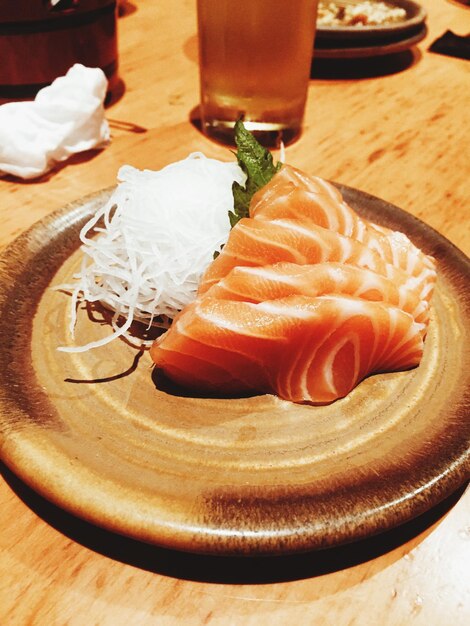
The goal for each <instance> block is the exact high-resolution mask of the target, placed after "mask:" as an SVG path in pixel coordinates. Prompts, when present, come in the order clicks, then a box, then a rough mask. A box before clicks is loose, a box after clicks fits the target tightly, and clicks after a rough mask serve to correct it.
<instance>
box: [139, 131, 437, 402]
mask: <svg viewBox="0 0 470 626" xmlns="http://www.w3.org/2000/svg"><path fill="white" fill-rule="evenodd" d="M238 133H239V134H241V137H242V139H243V141H247V139H246V136H245V134H244V132H243V130H242V129H240V128H238ZM248 141H249V140H248ZM245 149H246V146H245V145H243V146H242V150H240V144H239V152H238V155H237V156H238V158H239V162H240V165H241V167H242V168H243V169H244V171H245V172H246V173H247V184H246V188H247V189H248V188H250V186H251V192H250V194H248V195H251V198H244V199H243V200H244V201H245V202H246V201H247V200H249V209H248V214H249V217H245V215H246V212H244V211H243V208H242V209H240V206H239V203H238V205H237V194H235V213H236V218H235V219H232V224H233V228H232V230H231V232H230V235H229V237H228V241H227V243H226V245H225V246H224V247H223V248H222V250H221V252H220V254H218V255H217V257H216V258H215V259H214V261H213V262H212V263H211V265H210V266H209V267H208V269H207V270H206V272H205V274H204V275H203V277H202V280H201V283H200V286H199V291H198V297H197V299H196V300H195V301H194V302H193V303H191V304H190V305H188V306H187V307H186V308H185V309H183V310H182V311H181V313H179V314H178V315H177V316H176V318H175V319H174V321H173V324H172V326H171V327H170V328H169V330H168V331H167V332H166V333H165V334H164V335H163V336H162V337H160V338H159V339H157V340H156V342H155V343H154V345H153V346H152V348H151V350H150V354H151V356H152V359H153V361H154V362H155V364H156V366H157V367H158V368H159V369H160V370H162V371H163V372H164V373H165V375H166V376H167V377H168V378H170V379H171V380H173V381H174V382H176V383H177V384H179V385H182V386H184V387H186V388H189V389H193V390H195V391H198V392H205V393H219V394H224V395H240V394H247V393H274V394H276V395H278V396H279V397H280V398H283V399H285V400H290V401H294V402H312V403H327V402H332V401H334V400H336V399H338V398H341V397H344V396H345V395H347V394H348V393H349V392H350V391H351V390H352V389H353V388H354V387H355V386H356V385H357V384H358V383H359V382H360V381H361V380H362V379H363V378H365V377H366V376H368V375H369V374H373V373H378V372H389V371H396V370H402V369H409V368H411V367H414V366H416V365H418V363H419V361H420V359H421V356H422V352H423V342H424V338H425V335H426V329H427V324H428V320H429V303H430V299H431V296H432V292H433V288H434V283H435V280H436V272H435V268H434V260H433V259H432V258H431V257H429V256H427V255H425V254H424V253H423V252H421V251H420V250H419V249H418V248H417V247H416V246H414V245H413V243H412V242H411V241H410V240H409V239H408V237H406V236H405V235H403V234H402V233H396V232H393V231H391V230H388V229H387V228H383V227H380V226H378V225H375V224H372V223H370V222H368V221H367V220H365V219H362V218H360V217H359V216H357V215H356V213H355V212H354V211H353V210H352V209H351V208H350V207H349V206H348V205H347V204H346V203H345V202H344V200H343V198H342V196H341V194H340V193H339V192H338V190H337V189H335V188H334V187H333V186H332V185H330V184H329V183H327V182H326V181H322V180H321V179H318V178H316V177H310V176H308V175H306V174H304V173H302V172H299V171H298V170H295V169H294V168H291V167H290V166H288V165H283V166H282V168H280V169H279V168H277V167H274V166H272V167H271V168H270V167H269V165H268V168H267V169H268V171H269V169H271V178H270V180H269V181H268V182H267V183H265V184H263V185H253V184H252V178H253V177H252V175H251V172H250V170H254V171H255V174H257V172H256V167H253V159H252V155H250V156H249V158H248V161H246V159H245V155H244V150H245ZM254 161H256V158H255V159H254ZM247 163H248V166H247ZM264 165H265V164H264ZM265 169H266V168H265ZM235 188H236V189H237V185H235ZM345 268H347V269H345Z"/></svg>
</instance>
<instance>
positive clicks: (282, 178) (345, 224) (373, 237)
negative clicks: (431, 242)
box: [250, 165, 435, 276]
mask: <svg viewBox="0 0 470 626" xmlns="http://www.w3.org/2000/svg"><path fill="white" fill-rule="evenodd" d="M250 216H251V217H252V218H254V219H259V220H283V219H288V220H291V219H295V220H300V221H304V222H305V223H306V224H313V225H316V226H321V227H322V228H326V229H328V230H332V231H335V232H338V233H340V234H341V235H346V236H348V237H352V238H353V239H356V240H357V241H360V242H361V243H364V244H365V245H366V246H367V247H368V248H370V249H372V250H375V251H376V252H377V253H378V254H379V255H380V256H381V257H382V258H383V259H384V260H385V261H386V262H387V263H391V264H392V265H394V266H395V267H399V268H401V269H403V270H404V271H406V272H407V273H409V274H411V275H412V276H420V275H421V273H422V272H428V271H429V270H431V271H434V269H435V267H434V266H435V264H434V260H433V259H432V258H431V257H430V256H428V255H426V254H424V253H423V252H422V251H421V250H420V249H419V248H417V247H416V246H415V245H414V244H413V243H412V242H411V241H410V239H409V238H408V237H407V236H406V235H404V234H403V233H399V232H395V231H392V230H390V229H388V228H384V227H381V226H377V225H376V224H374V223H372V222H369V221H368V220H366V219H363V218H361V217H360V216H359V215H357V213H356V212H355V211H354V210H353V209H352V208H351V207H350V206H349V205H348V204H347V203H346V202H345V201H344V200H343V197H342V195H341V193H340V192H339V191H338V189H336V188H335V187H334V186H333V185H331V184H330V183H329V182H327V181H325V180H323V179H321V178H318V177H317V176H309V175H308V174H305V173H304V172H301V171H299V170H297V169H296V168H293V167H291V166H289V165H283V167H282V168H281V170H280V171H279V172H278V173H277V174H276V175H275V176H274V177H273V178H272V179H271V181H270V182H269V183H268V184H267V185H265V186H264V187H262V188H261V189H260V190H259V191H258V192H257V193H256V194H255V195H254V196H253V198H252V201H251V204H250Z"/></svg>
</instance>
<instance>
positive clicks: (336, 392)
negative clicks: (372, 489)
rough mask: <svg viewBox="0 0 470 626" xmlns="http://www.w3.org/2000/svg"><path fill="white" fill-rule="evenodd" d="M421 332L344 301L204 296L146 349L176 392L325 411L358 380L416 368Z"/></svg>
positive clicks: (393, 314) (374, 307)
mask: <svg viewBox="0 0 470 626" xmlns="http://www.w3.org/2000/svg"><path fill="white" fill-rule="evenodd" d="M421 330H422V325H421V324H418V323H416V322H415V321H414V320H413V318H412V316H411V315H409V314H408V313H404V312H403V311H402V310H401V309H399V308H398V307H395V306H392V305H390V304H387V303H383V302H380V303H379V302H368V301H366V300H361V299H360V298H353V297H347V296H333V295H331V296H320V297H316V298H315V297H313V298H312V297H308V296H289V297H287V298H280V299H278V300H267V301H265V302H260V303H257V304H253V303H249V302H239V301H236V302H235V301H231V300H222V299H218V298H212V297H210V296H207V297H204V298H201V299H200V300H196V301H195V302H193V303H192V304H190V305H188V306H187V307H186V308H185V309H184V311H183V312H182V313H180V314H179V315H178V316H177V317H176V319H175V320H174V322H173V325H172V326H171V328H170V329H169V330H168V331H167V333H166V334H165V335H164V336H163V339H162V340H161V341H157V342H156V343H155V344H154V345H153V346H152V348H151V356H152V358H153V360H154V361H155V363H156V364H157V366H158V367H159V368H160V369H162V370H163V371H164V372H165V374H166V375H167V376H168V377H169V378H170V379H172V380H173V381H174V382H176V383H177V384H179V385H182V386H184V387H186V388H189V389H194V390H198V391H203V392H207V393H214V392H215V393H217V394H224V395H225V394H228V395H239V394H245V393H253V392H258V393H260V392H261V393H273V394H276V395H278V396H279V397H280V398H283V399H286V400H292V401H294V402H305V401H308V402H313V403H326V402H331V401H332V400H336V399H337V398H341V397H343V396H345V395H346V394H348V393H349V392H350V391H351V389H353V388H354V387H355V386H356V385H357V383H358V382H360V381H361V380H362V379H363V378H364V377H365V376H367V375H368V374H371V373H374V372H382V371H394V370H401V369H403V368H409V367H412V366H414V365H417V364H418V363H419V361H420V358H421V355H422V350H423V340H422V333H421Z"/></svg>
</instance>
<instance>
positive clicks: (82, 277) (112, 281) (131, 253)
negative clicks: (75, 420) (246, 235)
mask: <svg viewBox="0 0 470 626" xmlns="http://www.w3.org/2000/svg"><path fill="white" fill-rule="evenodd" d="M245 179H246V176H245V174H244V173H243V172H242V170H241V169H240V167H239V166H238V165H237V163H236V162H232V163H224V162H222V161H217V160H215V159H209V158H207V157H205V156H204V155H203V154H201V153H194V154H191V155H190V156H189V157H188V158H187V159H184V160H183V161H178V162H177V163H172V164H171V165H168V166H167V167H165V168H163V169H162V170H160V171H150V170H144V171H140V170H137V169H135V168H133V167H131V166H129V165H125V166H123V167H121V169H120V170H119V173H118V180H119V181H120V182H119V184H118V186H117V188H116V190H115V191H114V192H113V194H112V196H111V198H110V199H109V201H108V202H107V203H106V204H105V206H103V207H102V208H101V209H100V210H99V211H98V212H97V213H96V215H95V216H94V217H93V218H92V219H90V220H89V221H88V223H87V224H85V226H84V227H83V228H82V230H81V232H80V239H81V241H82V244H83V245H82V247H81V249H82V251H83V253H84V256H83V261H82V266H81V270H80V272H79V273H78V274H76V275H74V279H75V282H74V283H73V284H71V285H60V286H59V287H57V288H60V289H68V290H71V291H72V306H71V311H72V312H71V320H70V332H71V334H72V337H73V336H74V329H75V324H76V310H77V305H78V304H79V303H80V302H83V301H86V302H100V303H101V304H103V305H104V306H105V307H107V308H109V309H111V310H112V311H114V313H115V314H114V317H113V322H112V327H113V333H112V334H111V335H109V336H108V337H106V338H104V339H101V340H98V341H96V342H91V343H88V344H86V345H84V346H78V347H60V348H58V349H59V350H62V351H64V352H82V351H85V350H89V349H91V348H95V347H99V346H102V345H105V344H106V343H109V342H110V341H112V340H113V339H115V338H116V337H118V336H122V335H124V336H126V337H127V338H128V339H129V340H130V341H133V342H134V343H135V340H133V339H131V338H130V337H129V336H128V335H127V331H128V330H129V328H130V326H131V324H132V322H133V321H134V320H138V321H141V322H144V323H146V324H147V325H148V326H149V327H150V325H152V324H155V323H159V324H160V325H163V326H165V325H166V326H168V325H169V323H170V321H171V319H172V318H173V317H174V316H175V315H176V313H177V312H178V311H179V310H181V309H182V308H183V307H184V306H185V305H187V304H189V303H190V302H191V301H192V300H193V299H194V298H195V296H196V291H197V287H198V284H199V281H200V278H201V276H202V274H203V272H204V270H205V269H206V268H207V266H208V265H209V263H210V262H211V261H212V259H213V255H214V252H216V251H220V249H221V247H222V246H223V245H224V244H225V242H226V241H227V238H228V234H229V231H230V222H229V217H228V213H229V211H231V210H233V196H232V183H233V181H235V180H236V181H237V182H239V183H240V184H244V183H245ZM99 224H103V225H99ZM120 318H123V319H124V320H125V322H124V323H122V324H121V325H118V320H119V319H120ZM142 343H143V342H142Z"/></svg>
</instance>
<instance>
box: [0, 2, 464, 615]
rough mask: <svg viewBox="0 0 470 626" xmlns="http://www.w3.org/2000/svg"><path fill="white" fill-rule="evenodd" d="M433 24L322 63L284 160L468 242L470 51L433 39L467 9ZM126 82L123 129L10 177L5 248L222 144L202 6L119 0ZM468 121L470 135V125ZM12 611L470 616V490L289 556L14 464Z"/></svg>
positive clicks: (447, 10) (3, 500)
mask: <svg viewBox="0 0 470 626" xmlns="http://www.w3.org/2000/svg"><path fill="white" fill-rule="evenodd" d="M422 4H423V5H424V6H425V8H426V9H427V11H428V20H427V25H428V35H427V37H426V38H425V39H424V40H423V41H422V42H421V43H420V44H418V46H417V47H416V48H414V49H412V50H411V51H409V52H405V53H401V54H400V55H398V56H397V57H393V58H381V59H367V60H365V61H364V62H347V61H341V62H338V63H325V62H323V63H315V62H314V64H313V72H312V80H311V83H310V87H309V99H308V105H307V112H306V119H305V128H304V132H303V134H302V136H301V138H300V139H299V140H298V141H297V142H296V143H294V144H292V145H291V146H289V147H288V148H287V154H286V158H287V160H288V161H289V162H290V163H292V164H293V165H295V166H297V167H300V168H303V169H305V170H306V171H309V172H312V173H315V174H318V175H320V176H323V177H325V178H328V179H330V180H335V181H337V182H340V183H344V184H346V185H350V186H352V187H356V188H358V189H361V190H363V191H366V192H368V193H371V194H374V195H377V196H379V197H382V198H384V199H385V200H387V201H389V202H392V203H394V204H396V205H398V206H400V207H401V208H403V209H405V210H406V211H408V212H410V213H412V214H414V215H416V216H418V217H419V218H420V219H422V220H424V221H425V222H426V223H427V224H429V225H431V226H432V227H433V228H435V229H436V230H438V231H439V232H440V233H442V234H443V235H444V236H446V237H447V238H448V239H449V240H450V241H451V242H452V243H454V244H455V245H456V246H458V247H459V248H460V249H461V250H463V251H464V252H465V253H466V254H469V253H470V227H469V218H468V196H469V165H468V163H469V158H468V156H469V155H468V129H467V131H466V128H467V127H468V110H469V109H470V90H469V88H468V86H469V73H470V64H469V62H468V61H464V60H462V59H457V58H451V57H447V56H442V55H437V54H433V53H431V52H429V51H428V47H429V45H430V44H431V42H432V41H434V40H435V39H436V38H437V37H438V36H440V35H441V34H443V33H444V31H446V30H447V29H451V30H453V31H454V32H455V33H457V34H461V35H464V34H467V33H469V32H470V9H468V8H467V7H465V5H464V4H463V3H459V2H457V1H455V2H454V1H450V0H423V2H422ZM122 7H123V10H122V15H121V17H120V18H119V24H118V26H119V60H120V76H121V80H122V83H121V85H120V88H119V90H118V91H117V92H116V93H115V95H114V98H113V100H112V101H111V102H110V103H109V105H108V107H107V111H106V115H107V118H108V120H109V121H110V124H111V129H112V143H111V145H110V146H109V147H108V148H106V149H105V150H103V151H102V152H98V153H97V152H89V153H85V154H83V155H80V156H78V157H74V158H73V159H71V160H70V161H69V162H67V163H66V164H63V165H61V166H60V167H59V168H57V169H56V170H55V171H54V172H52V173H51V174H50V175H48V176H46V177H44V178H43V179H41V180H38V181H35V182H28V183H25V182H22V181H18V180H15V179H14V178H12V177H7V178H4V179H2V180H0V201H1V202H0V212H1V217H2V227H1V230H0V245H1V246H4V245H6V244H7V243H8V242H10V241H11V240H12V239H13V238H15V237H16V236H17V235H18V234H20V233H21V232H22V231H24V230H25V229H26V228H27V227H28V226H30V225H31V224H33V223H34V222H35V221H37V220H39V219H41V218H42V217H43V216H45V215H46V214H48V213H50V212H51V211H53V210H55V209H57V208H60V207H62V206H63V205H65V204H67V203H68V202H71V201H73V200H76V199H77V198H80V197H82V196H84V195H86V194H88V193H91V192H95V191H97V190H99V189H102V188H104V187H107V186H109V185H112V184H114V183H115V181H116V174H117V170H118V169H119V167H120V166H121V165H122V164H124V163H130V164H132V165H134V166H137V167H141V168H144V167H145V168H150V169H152V168H158V167H160V166H163V165H165V164H167V163H169V162H171V161H174V160H176V159H177V158H183V157H184V156H186V155H187V154H188V153H189V152H191V151H195V150H201V151H203V152H205V153H206V154H207V155H209V156H216V157H220V158H224V157H227V158H229V155H228V153H227V148H225V147H222V146H219V145H216V144H214V143H212V142H210V141H208V140H207V139H206V138H204V137H202V136H201V134H200V133H199V131H198V129H197V127H196V126H195V125H194V124H193V123H192V122H191V118H194V117H195V109H196V108H197V104H198V66H197V39H196V19H195V3H194V2H193V1H192V0H173V1H172V2H170V0H159V1H157V0H146V1H145V2H137V1H136V0H135V1H134V2H124V3H122ZM465 132H467V136H465ZM1 469H2V474H3V480H1V482H0V524H1V528H2V532H1V534H0V623H1V624H5V625H7V626H23V625H25V624H33V625H40V626H46V625H47V626H49V625H53V626H55V625H57V626H61V625H64V624H70V625H73V626H77V625H78V626H81V625H82V624H86V625H89V624H96V625H99V626H102V625H105V626H107V625H113V626H114V625H116V624H117V625H120V624H126V625H127V624H132V626H134V625H136V626H137V625H147V624H150V625H153V624H156V625H158V626H161V625H163V626H167V625H168V626H170V625H173V624H178V625H179V624H183V625H190V626H192V625H198V624H210V625H217V626H218V625H224V626H225V625H232V624H233V625H239V624H241V625H247V626H252V625H253V626H254V625H259V624H261V625H263V624H269V625H270V626H278V625H279V626H280V625H284V624H286V623H292V624H308V625H309V624H315V626H317V625H318V626H322V625H330V624H331V625H339V626H342V625H361V626H362V625H371V626H373V625H378V624H380V625H382V626H401V625H408V624H412V625H413V626H421V625H425V626H441V625H446V624H453V625H454V626H460V625H462V626H464V624H468V623H470V565H469V564H470V494H469V492H468V491H465V488H462V489H461V490H460V491H459V492H458V493H456V494H454V495H453V496H452V497H451V498H450V499H449V500H447V501H446V502H443V503H442V504H440V505H438V506H437V507H435V508H434V509H433V510H431V511H429V513H427V514H426V515H425V516H423V517H421V518H419V519H416V520H415V521H413V522H411V523H409V524H407V525H405V526H402V527H400V528H398V529H396V530H395V531H391V532H388V533H386V534H385V535H379V536H377V537H374V538H371V539H368V540H365V541H361V542H360V543H356V544H352V545H350V546H347V547H343V548H337V549H334V550H328V551H323V552H318V553H310V554H305V555H301V556H292V557H279V558H277V559H261V560H258V559H248V560H246V559H242V560H236V559H227V558H210V557H203V556H192V555H186V554H181V553H176V552H171V551H165V550H160V549H156V548H151V547H149V546H146V545H144V544H140V543H138V542H133V541H131V540H129V539H123V538H120V537H117V536H115V535H112V534H111V533H107V532H105V531H103V530H100V529H97V528H95V527H93V526H91V525H89V524H87V523H85V522H82V521H80V520H78V519H76V518H74V517H72V516H70V515H68V514H67V513H65V512H63V511H62V510H60V509H58V508H56V507H54V506H53V505H51V504H49V503H48V502H46V501H45V500H43V499H42V498H40V497H39V496H37V495H36V494H35V493H34V492H32V491H31V490H30V489H28V488H27V487H26V486H25V485H24V484H23V483H21V481H19V480H18V479H17V478H16V477H15V476H14V475H13V474H12V473H11V472H10V471H9V470H8V469H7V468H6V467H4V466H2V468H1Z"/></svg>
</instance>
